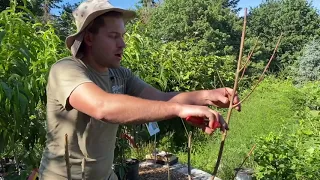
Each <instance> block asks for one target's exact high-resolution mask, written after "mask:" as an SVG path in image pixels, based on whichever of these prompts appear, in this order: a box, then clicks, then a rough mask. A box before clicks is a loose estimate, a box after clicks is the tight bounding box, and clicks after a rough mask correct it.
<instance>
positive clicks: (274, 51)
mask: <svg viewBox="0 0 320 180" xmlns="http://www.w3.org/2000/svg"><path fill="white" fill-rule="evenodd" d="M282 34H283V33H281V35H280V37H279V39H278V42H277V45H276V47H275V48H274V50H273V53H272V56H271V57H270V59H269V62H268V64H267V65H266V67H265V68H264V70H263V72H262V74H261V76H260V78H259V80H258V82H257V84H256V85H255V86H254V87H253V88H252V90H251V91H250V93H249V94H248V95H247V96H245V97H244V98H243V99H242V100H241V101H240V102H239V103H237V104H235V105H234V106H233V107H234V108H235V107H237V106H238V105H239V104H241V103H243V102H244V101H245V100H246V99H248V98H249V96H250V95H251V94H252V92H253V91H254V90H255V89H256V88H257V86H258V85H259V83H260V82H261V81H262V79H263V76H264V74H265V73H266V72H267V69H268V68H269V66H270V63H271V61H272V60H273V58H274V55H275V54H276V51H277V49H278V47H279V44H280V40H281V38H282Z"/></svg>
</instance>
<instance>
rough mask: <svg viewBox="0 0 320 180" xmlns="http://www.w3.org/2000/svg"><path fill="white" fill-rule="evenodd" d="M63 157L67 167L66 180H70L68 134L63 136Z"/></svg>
mask: <svg viewBox="0 0 320 180" xmlns="http://www.w3.org/2000/svg"><path fill="white" fill-rule="evenodd" d="M64 157H65V160H66V166H67V175H68V180H71V170H70V168H71V166H70V161H69V147H68V134H66V135H65V153H64Z"/></svg>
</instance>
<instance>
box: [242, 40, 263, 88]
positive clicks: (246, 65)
mask: <svg viewBox="0 0 320 180" xmlns="http://www.w3.org/2000/svg"><path fill="white" fill-rule="evenodd" d="M257 44H258V40H256V42H255V44H254V46H253V49H252V50H251V52H250V54H249V56H248V58H247V61H246V63H245V64H244V65H243V67H242V68H241V69H240V71H242V70H243V71H242V74H241V77H240V79H239V82H238V83H240V81H241V80H242V78H243V76H244V73H245V72H246V69H247V67H248V66H249V64H250V62H251V57H252V55H253V52H254V50H255V48H256V46H257Z"/></svg>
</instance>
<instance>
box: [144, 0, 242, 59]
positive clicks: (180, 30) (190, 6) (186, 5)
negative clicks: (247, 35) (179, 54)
mask: <svg viewBox="0 0 320 180" xmlns="http://www.w3.org/2000/svg"><path fill="white" fill-rule="evenodd" d="M236 3H237V1H232V2H231V1H230V2H229V1H225V0H214V1H212V0H185V1H179V0H165V1H163V3H161V5H160V6H159V7H157V8H155V9H154V10H153V12H152V13H151V15H150V17H149V21H147V24H146V29H147V32H146V33H147V35H148V36H150V37H151V38H152V39H153V40H157V41H160V42H161V43H162V42H172V41H173V42H175V41H180V42H186V43H187V44H186V45H187V46H186V48H187V49H188V50H192V51H193V52H195V53H196V54H200V55H202V56H203V55H222V56H224V55H234V54H235V53H236V52H238V46H239V44H240V43H239V42H240V34H241V33H240V32H241V26H240V24H239V22H240V21H239V18H238V17H237V15H236V14H235V13H234V12H233V10H232V9H231V8H229V7H228V6H232V7H233V6H234V4H236ZM177 12H179V13H177ZM189 41H193V42H194V44H188V42H189ZM195 44H196V45H195Z"/></svg>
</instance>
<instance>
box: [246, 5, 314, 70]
mask: <svg viewBox="0 0 320 180" xmlns="http://www.w3.org/2000/svg"><path fill="white" fill-rule="evenodd" d="M319 24H320V16H319V14H318V13H317V11H316V9H315V8H313V7H312V6H311V4H310V3H309V2H308V1H306V0H267V1H265V2H263V3H262V4H260V5H259V6H258V7H256V8H253V9H251V11H250V14H249V17H248V35H249V36H251V37H259V41H260V42H261V45H262V46H263V47H261V49H260V50H261V51H262V53H260V54H259V56H257V57H256V59H258V60H262V61H264V62H266V60H267V59H269V57H270V55H271V54H272V51H273V49H274V46H275V42H276V41H277V38H278V36H279V35H280V33H283V39H282V41H281V44H280V47H279V50H278V53H277V60H276V61H275V62H274V63H273V64H272V65H271V67H270V69H271V71H274V72H279V71H280V70H281V69H283V68H284V67H287V66H288V65H292V64H294V63H295V62H296V61H297V59H298V57H299V56H300V55H301V50H302V49H303V46H304V44H306V43H307V42H309V41H310V39H311V38H313V37H318V36H319V35H320V28H319Z"/></svg>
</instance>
